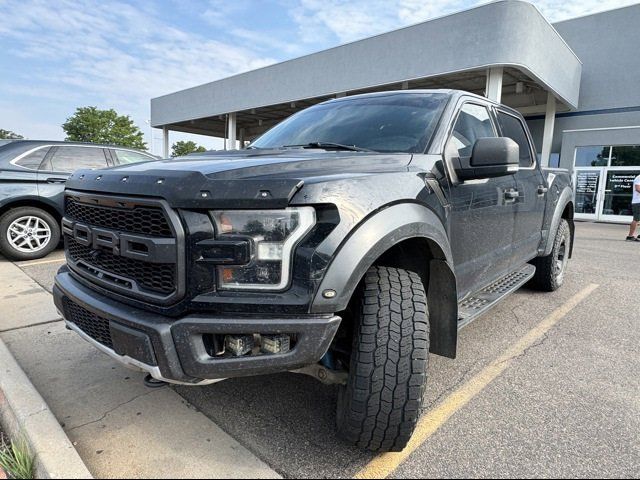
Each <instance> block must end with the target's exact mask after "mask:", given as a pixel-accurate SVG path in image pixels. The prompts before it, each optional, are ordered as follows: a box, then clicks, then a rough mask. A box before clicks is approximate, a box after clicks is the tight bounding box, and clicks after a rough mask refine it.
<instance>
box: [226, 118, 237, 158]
mask: <svg viewBox="0 0 640 480" xmlns="http://www.w3.org/2000/svg"><path fill="white" fill-rule="evenodd" d="M227 131H228V132H229V133H228V135H229V143H228V145H227V149H228V150H236V149H237V148H238V147H237V145H236V138H237V136H236V135H237V132H236V114H235V113H230V114H229V120H228V124H227Z"/></svg>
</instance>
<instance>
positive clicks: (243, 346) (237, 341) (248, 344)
mask: <svg viewBox="0 0 640 480" xmlns="http://www.w3.org/2000/svg"><path fill="white" fill-rule="evenodd" d="M224 345H225V348H226V350H227V351H229V352H231V353H232V354H233V355H235V356H236V357H242V356H244V355H246V354H247V353H249V352H251V350H253V347H254V346H255V342H254V341H253V335H227V336H226V337H225V339H224Z"/></svg>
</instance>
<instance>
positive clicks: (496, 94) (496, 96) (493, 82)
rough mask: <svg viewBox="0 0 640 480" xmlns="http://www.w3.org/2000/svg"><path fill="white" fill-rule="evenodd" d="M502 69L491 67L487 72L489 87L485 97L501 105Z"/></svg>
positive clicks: (486, 89)
mask: <svg viewBox="0 0 640 480" xmlns="http://www.w3.org/2000/svg"><path fill="white" fill-rule="evenodd" d="M502 73H503V68H502V67H491V68H490V69H488V70H487V87H486V88H485V95H486V97H487V98H488V99H489V100H493V101H494V102H498V103H500V102H501V100H502Z"/></svg>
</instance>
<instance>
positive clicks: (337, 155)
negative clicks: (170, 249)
mask: <svg viewBox="0 0 640 480" xmlns="http://www.w3.org/2000/svg"><path fill="white" fill-rule="evenodd" d="M411 158H412V156H411V155H410V154H379V153H363V152H342V151H340V152H333V151H325V150H302V149H300V150H298V149H295V150H294V149H291V150H241V151H236V152H228V151H227V152H210V153H206V154H201V155H190V156H186V157H181V158H176V159H171V160H163V161H155V162H144V163H138V164H132V165H124V166H120V167H115V168H111V169H106V170H80V171H78V172H75V173H74V174H73V175H72V176H71V177H70V178H69V180H68V181H67V188H68V189H72V190H82V191H92V192H102V193H110V194H122V195H128V196H133V195H144V196H153V197H160V198H164V199H166V200H167V201H168V202H169V203H170V204H171V206H173V207H175V208H209V207H211V206H213V207H215V208H229V207H231V208H284V207H286V206H287V205H288V204H289V201H290V200H291V198H292V197H293V195H294V194H295V193H296V192H297V191H298V190H299V189H300V188H302V186H303V185H304V184H305V183H318V182H328V181H331V180H332V179H343V178H347V177H352V176H363V175H370V174H374V173H382V172H397V171H407V167H408V165H409V163H410V162H411Z"/></svg>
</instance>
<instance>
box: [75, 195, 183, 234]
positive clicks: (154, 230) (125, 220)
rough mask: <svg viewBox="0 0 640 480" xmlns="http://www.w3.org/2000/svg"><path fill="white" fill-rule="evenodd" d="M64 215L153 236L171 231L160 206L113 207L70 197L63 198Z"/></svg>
mask: <svg viewBox="0 0 640 480" xmlns="http://www.w3.org/2000/svg"><path fill="white" fill-rule="evenodd" d="M65 216H66V217H67V218H69V219H70V220H76V221H78V222H82V223H86V224H88V225H91V226H95V227H104V228H108V229H111V230H116V231H120V232H128V233H137V234H140V235H150V236H154V237H172V236H173V232H172V231H171V227H170V225H169V222H168V221H167V218H166V216H165V214H164V212H163V211H162V209H161V208H156V207H141V206H139V207H135V208H132V209H125V208H113V207H106V206H102V205H87V204H82V203H80V202H78V201H76V200H74V199H73V198H72V197H67V198H66V200H65Z"/></svg>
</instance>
